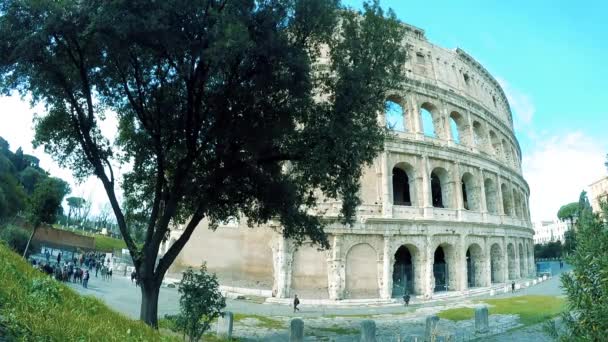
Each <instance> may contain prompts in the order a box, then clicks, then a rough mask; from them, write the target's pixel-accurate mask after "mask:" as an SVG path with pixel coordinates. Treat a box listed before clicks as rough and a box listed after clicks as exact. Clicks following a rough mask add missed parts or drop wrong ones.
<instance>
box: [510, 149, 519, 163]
mask: <svg viewBox="0 0 608 342" xmlns="http://www.w3.org/2000/svg"><path fill="white" fill-rule="evenodd" d="M511 155H512V156H513V166H515V167H517V166H519V156H518V155H517V153H516V152H515V150H514V149H513V148H511Z"/></svg>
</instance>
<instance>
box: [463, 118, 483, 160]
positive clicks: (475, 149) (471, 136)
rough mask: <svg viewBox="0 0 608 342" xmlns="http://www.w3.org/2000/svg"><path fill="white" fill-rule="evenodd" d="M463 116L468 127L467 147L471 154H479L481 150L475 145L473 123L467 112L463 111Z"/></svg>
mask: <svg viewBox="0 0 608 342" xmlns="http://www.w3.org/2000/svg"><path fill="white" fill-rule="evenodd" d="M463 115H464V116H465V119H466V120H467V123H468V125H469V147H470V148H471V149H472V150H473V152H475V153H479V152H480V151H481V150H482V148H480V147H479V146H477V144H475V130H474V129H473V122H472V121H471V113H470V112H469V111H468V110H465V112H464V113H463ZM480 138H481V137H480Z"/></svg>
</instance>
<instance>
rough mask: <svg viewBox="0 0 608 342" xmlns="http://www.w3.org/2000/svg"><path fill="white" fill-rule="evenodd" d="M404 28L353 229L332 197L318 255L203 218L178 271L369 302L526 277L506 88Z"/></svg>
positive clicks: (526, 248) (528, 257)
mask: <svg viewBox="0 0 608 342" xmlns="http://www.w3.org/2000/svg"><path fill="white" fill-rule="evenodd" d="M406 27H407V34H406V36H405V37H404V40H403V41H404V44H406V48H407V51H408V56H409V58H408V61H407V64H406V65H405V67H404V70H405V72H406V73H407V81H406V84H404V87H403V89H402V90H401V91H398V92H394V93H393V94H391V96H390V97H389V98H388V99H387V102H388V103H387V108H388V110H387V112H386V113H382V115H379V116H378V121H379V124H381V125H387V126H388V127H389V128H390V129H392V130H393V134H392V135H391V137H390V138H389V139H387V140H386V143H385V150H384V151H383V152H382V153H381V154H380V155H379V156H378V157H377V158H376V160H375V161H374V163H373V165H371V166H370V167H368V168H367V169H366V171H365V173H364V176H363V178H362V180H361V190H360V196H361V200H362V205H361V206H360V207H359V208H358V211H357V220H356V224H354V225H353V226H345V225H342V224H339V223H338V221H337V220H336V219H337V215H338V212H339V208H340V204H339V203H327V204H326V206H325V207H323V208H321V209H323V210H324V215H325V217H326V218H327V219H328V220H330V221H331V222H335V223H332V224H330V225H329V226H328V227H327V229H326V232H327V234H328V237H329V241H330V245H331V248H330V249H329V250H324V251H319V250H318V249H317V247H315V246H310V245H304V246H301V247H299V248H295V247H294V245H293V244H292V243H291V242H290V241H287V240H285V239H284V238H283V237H282V236H281V235H279V234H277V233H275V231H274V230H273V229H272V227H270V226H268V227H258V228H255V229H250V228H247V226H246V224H245V222H243V221H244V220H238V219H234V220H231V221H230V222H225V223H223V224H222V225H221V226H220V227H219V228H218V229H217V230H216V231H211V230H209V229H206V225H207V223H206V222H201V227H198V229H197V230H196V231H195V232H194V234H193V236H192V238H191V239H190V241H189V243H188V245H187V246H186V247H185V248H184V250H183V251H182V253H181V254H180V256H179V257H178V259H177V261H176V265H177V267H179V266H187V265H192V266H196V265H200V263H201V262H202V261H205V262H207V266H208V268H209V269H210V270H212V271H214V272H216V274H217V275H218V277H219V279H220V282H221V283H222V284H226V285H233V286H239V287H246V288H258V289H267V290H272V295H273V296H275V297H278V298H287V297H291V296H293V295H294V294H295V293H297V294H298V295H299V296H300V297H303V298H311V299H312V298H314V299H328V300H343V299H357V298H359V299H374V300H378V301H382V300H391V298H395V297H400V296H402V295H403V294H404V293H405V292H408V293H410V294H413V296H415V297H418V298H423V299H428V298H432V297H434V296H440V295H442V294H446V295H449V294H450V293H452V294H458V295H460V294H467V293H470V292H471V291H474V289H484V288H485V289H488V288H489V287H491V286H499V285H500V284H504V283H507V282H509V283H510V282H511V280H516V279H521V278H526V277H529V276H532V275H533V274H534V273H535V266H534V254H533V253H534V248H533V247H534V245H533V240H532V236H533V230H532V229H531V223H530V215H529V209H528V208H529V206H528V197H529V188H528V185H527V183H526V181H525V180H524V178H523V177H522V172H521V160H522V158H521V150H520V148H519V144H518V142H517V139H516V138H515V135H514V132H513V119H512V114H511V110H510V107H509V103H508V101H507V98H506V96H505V93H504V92H503V90H502V88H501V86H500V85H499V83H498V82H497V81H496V79H495V78H494V77H492V75H490V73H489V72H488V71H487V70H486V69H485V68H484V67H483V66H482V65H481V64H480V63H479V62H477V61H476V60H475V59H473V57H471V56H470V55H468V54H467V53H466V52H465V51H463V50H461V49H456V50H448V49H445V48H442V47H439V46H436V45H434V44H432V43H430V42H429V41H428V40H427V39H426V37H425V34H424V31H423V30H421V29H418V28H416V27H413V26H409V25H406ZM332 220H333V221H332ZM174 234H179V231H176V232H174ZM174 239H175V236H173V238H172V239H170V241H169V242H168V243H167V244H170V243H172V241H174ZM268 292H270V291H268Z"/></svg>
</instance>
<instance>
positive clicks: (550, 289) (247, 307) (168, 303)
mask: <svg viewBox="0 0 608 342" xmlns="http://www.w3.org/2000/svg"><path fill="white" fill-rule="evenodd" d="M552 266H553V267H552V268H553V273H554V274H556V275H557V274H559V273H560V271H562V270H560V269H559V263H557V262H556V263H554V264H553V265H552ZM569 269H570V268H569V267H568V266H565V267H564V269H563V271H567V270H569ZM72 286H73V287H74V288H75V289H76V290H77V291H78V292H80V293H82V294H85V295H93V296H96V297H98V298H100V299H102V300H103V301H104V302H106V303H107V304H108V305H109V306H110V307H112V308H113V309H115V310H117V311H119V312H122V313H123V314H125V315H127V316H130V317H133V318H139V309H140V306H141V291H140V289H139V288H138V287H136V286H135V284H134V283H131V281H130V279H128V278H125V277H122V276H115V277H114V279H112V281H103V280H102V279H101V277H99V278H95V277H92V278H91V279H90V280H89V288H88V289H84V288H83V287H82V286H80V285H76V284H72ZM523 295H554V296H557V295H563V291H562V289H561V288H560V280H559V276H553V277H552V278H551V279H549V280H547V281H545V282H542V283H540V284H538V285H535V286H531V287H529V288H525V289H522V290H519V291H517V292H516V293H514V294H513V293H505V294H498V295H496V296H493V297H490V296H489V295H484V296H479V297H474V299H484V298H506V297H513V296H523ZM462 301H463V299H462V298H452V299H446V300H443V301H438V302H431V303H424V302H423V303H418V304H413V305H411V306H410V309H406V308H405V307H403V306H402V305H394V304H393V305H384V306H358V307H322V306H306V305H302V306H301V311H300V312H298V313H297V314H295V315H294V313H293V309H292V308H291V307H290V306H287V305H277V304H259V303H255V302H252V301H246V300H231V299H228V300H227V301H226V303H227V307H226V310H228V311H232V312H234V313H242V314H248V315H262V316H286V317H292V316H298V317H318V316H327V315H332V316H334V315H338V316H340V315H380V314H399V313H407V312H408V311H410V312H411V309H412V308H420V307H432V306H445V305H446V304H454V303H458V302H462ZM158 307H159V317H162V316H164V315H165V314H173V313H176V312H178V310H179V294H178V292H177V289H175V288H161V290H160V296H159V303H158Z"/></svg>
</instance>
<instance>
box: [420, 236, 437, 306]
mask: <svg viewBox="0 0 608 342" xmlns="http://www.w3.org/2000/svg"><path fill="white" fill-rule="evenodd" d="M432 239H433V238H432V237H431V235H427V236H426V240H425V244H424V250H422V251H421V253H420V254H421V259H422V260H421V262H420V263H421V264H422V265H423V267H422V270H421V271H422V289H423V294H424V298H425V299H430V298H431V297H432V296H433V291H434V290H435V277H434V276H433V261H434V260H433V259H434V255H435V254H434V252H435V251H433V250H432V243H433V240H432Z"/></svg>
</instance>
